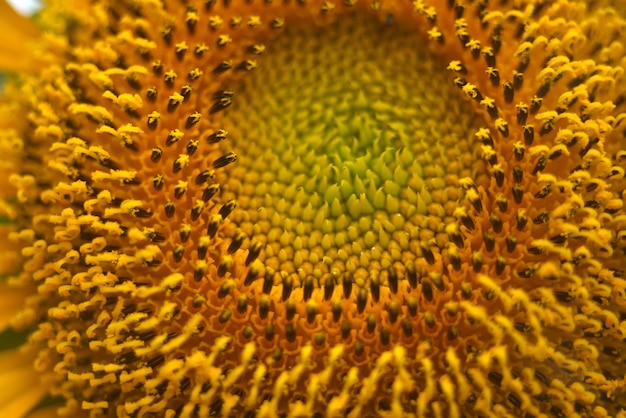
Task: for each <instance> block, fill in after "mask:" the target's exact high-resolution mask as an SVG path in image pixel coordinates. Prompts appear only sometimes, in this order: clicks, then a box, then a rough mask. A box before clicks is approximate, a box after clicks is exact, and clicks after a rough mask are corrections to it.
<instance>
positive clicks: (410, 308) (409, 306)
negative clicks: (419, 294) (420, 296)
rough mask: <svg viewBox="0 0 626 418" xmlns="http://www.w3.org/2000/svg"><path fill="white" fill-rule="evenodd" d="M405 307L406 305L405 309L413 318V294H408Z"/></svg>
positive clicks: (415, 304)
mask: <svg viewBox="0 0 626 418" xmlns="http://www.w3.org/2000/svg"><path fill="white" fill-rule="evenodd" d="M406 307H407V310H408V311H409V315H410V316H411V317H412V318H415V316H416V315H417V299H416V298H415V297H413V296H409V298H408V299H407V301H406Z"/></svg>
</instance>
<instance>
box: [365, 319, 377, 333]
mask: <svg viewBox="0 0 626 418" xmlns="http://www.w3.org/2000/svg"><path fill="white" fill-rule="evenodd" d="M376 322H377V320H376V316H375V315H372V314H370V315H368V316H367V320H366V321H365V328H366V329H367V332H369V333H370V334H371V333H373V332H374V331H375V330H376Z"/></svg>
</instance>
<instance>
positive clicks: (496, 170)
mask: <svg viewBox="0 0 626 418" xmlns="http://www.w3.org/2000/svg"><path fill="white" fill-rule="evenodd" d="M491 172H492V174H493V177H494V178H495V179H496V184H497V185H498V187H502V185H503V184H504V170H503V169H502V165H500V164H496V165H494V166H493V167H492V169H491Z"/></svg>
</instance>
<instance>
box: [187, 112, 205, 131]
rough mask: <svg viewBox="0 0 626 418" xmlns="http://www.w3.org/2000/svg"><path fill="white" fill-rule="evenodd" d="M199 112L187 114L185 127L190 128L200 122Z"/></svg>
mask: <svg viewBox="0 0 626 418" xmlns="http://www.w3.org/2000/svg"><path fill="white" fill-rule="evenodd" d="M201 116H202V115H200V112H193V113H192V114H191V115H189V116H187V122H185V129H190V128H192V127H193V126H194V125H195V124H196V123H198V122H200V118H201Z"/></svg>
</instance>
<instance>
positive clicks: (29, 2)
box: [7, 0, 41, 15]
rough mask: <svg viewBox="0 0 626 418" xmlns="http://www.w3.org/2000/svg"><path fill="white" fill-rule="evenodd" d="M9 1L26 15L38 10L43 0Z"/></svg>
mask: <svg viewBox="0 0 626 418" xmlns="http://www.w3.org/2000/svg"><path fill="white" fill-rule="evenodd" d="M7 1H8V2H9V4H10V5H11V6H13V8H14V9H15V10H17V11H18V12H20V13H22V14H25V15H30V14H32V13H33V12H34V11H36V10H37V9H38V8H39V6H40V4H41V1H38V0H7Z"/></svg>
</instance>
